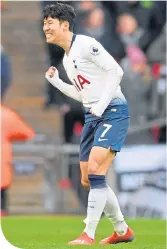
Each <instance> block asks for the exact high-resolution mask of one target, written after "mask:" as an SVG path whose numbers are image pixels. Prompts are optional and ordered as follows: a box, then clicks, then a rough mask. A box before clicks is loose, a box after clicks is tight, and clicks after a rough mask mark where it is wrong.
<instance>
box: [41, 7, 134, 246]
mask: <svg viewBox="0 0 167 249" xmlns="http://www.w3.org/2000/svg"><path fill="white" fill-rule="evenodd" d="M43 19H44V26H43V31H44V33H45V35H46V42H47V43H53V44H57V45H58V46H60V47H62V48H63V49H64V50H65V55H64V58H63V65H64V68H65V70H66V72H67V75H68V77H69V79H70V81H71V83H72V85H69V84H66V83H64V82H63V81H62V80H61V79H60V78H59V73H58V71H57V69H56V68H54V67H50V68H49V70H48V71H47V72H46V75H45V77H46V79H47V80H48V81H49V82H50V83H51V84H52V85H53V86H55V87H57V88H58V89H59V90H60V91H61V92H63V93H64V94H66V95H67V96H69V97H71V98H73V99H75V100H78V101H80V102H82V103H83V106H84V108H85V125H84V128H83V131H82V136H81V143H80V156H79V157H80V168H81V175H82V177H81V183H82V185H83V186H84V187H87V188H90V191H89V197H88V207H87V218H86V219H85V223H86V227H85V229H84V231H83V233H82V234H81V235H80V236H79V237H78V238H77V239H75V240H73V241H71V242H69V244H71V245H79V244H82V245H83V244H85V245H92V244H94V243H95V231H96V228H97V225H98V223H99V220H100V218H101V215H102V213H103V211H104V213H105V214H106V216H107V217H108V218H109V220H110V221H111V223H112V224H113V227H114V233H113V234H112V235H111V236H109V237H108V238H105V239H103V240H102V241H100V244H115V243H119V242H130V241H132V240H133V238H134V233H133V231H132V230H131V228H129V227H128V225H127V224H126V222H125V220H124V217H123V215H122V212H121V210H120V207H119V204H118V200H117V198H116V196H115V194H114V192H113V191H112V189H111V188H110V187H109V186H108V185H107V184H106V179H105V176H106V173H107V171H108V169H109V167H110V166H111V164H112V162H113V160H114V157H115V155H116V153H117V152H119V151H120V150H121V147H122V145H123V142H124V140H125V138H126V135H127V130H128V126H129V113H128V104H127V101H126V99H125V97H124V95H123V94H122V92H121V88H120V82H121V79H122V76H123V71H122V69H121V67H120V66H119V65H118V64H117V62H116V61H115V60H114V59H113V57H112V56H111V55H110V54H109V53H108V52H107V51H106V50H105V49H104V48H103V46H102V45H101V44H100V43H99V42H97V41H96V40H95V39H94V38H91V37H87V36H84V35H76V34H74V33H73V25H74V20H75V12H74V9H73V8H72V7H71V6H69V5H66V4H61V3H55V5H47V6H45V7H44V10H43Z"/></svg>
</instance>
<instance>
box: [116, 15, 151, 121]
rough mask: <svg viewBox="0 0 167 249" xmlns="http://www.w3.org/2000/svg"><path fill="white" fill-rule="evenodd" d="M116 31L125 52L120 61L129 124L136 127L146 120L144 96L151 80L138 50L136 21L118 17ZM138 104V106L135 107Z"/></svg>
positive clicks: (141, 54)
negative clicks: (127, 103) (127, 104)
mask: <svg viewBox="0 0 167 249" xmlns="http://www.w3.org/2000/svg"><path fill="white" fill-rule="evenodd" d="M117 30H118V32H119V35H120V38H121V40H122V42H123V43H124V46H125V50H126V56H125V58H123V59H122V60H121V66H122V67H123V69H124V77H123V80H122V88H123V92H124V93H125V96H126V97H127V99H128V102H129V106H130V116H131V123H132V124H133V125H137V124H139V123H142V122H144V121H145V120H146V118H147V112H146V109H147V108H146V106H147V99H146V94H147V91H148V90H149V88H150V84H148V83H150V80H151V77H150V70H149V67H148V65H147V59H146V56H145V55H144V53H143V51H142V50H141V49H140V48H139V40H140V37H141V36H142V32H143V31H142V29H141V28H140V27H139V26H138V23H137V20H136V19H135V18H134V17H133V16H131V15H129V14H122V15H120V16H119V18H118V21H117ZM138 102H139V103H140V105H136V103H138Z"/></svg>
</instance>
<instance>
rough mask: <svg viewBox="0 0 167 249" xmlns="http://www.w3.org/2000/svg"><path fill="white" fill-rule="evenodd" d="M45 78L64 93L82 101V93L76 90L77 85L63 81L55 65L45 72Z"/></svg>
mask: <svg viewBox="0 0 167 249" xmlns="http://www.w3.org/2000/svg"><path fill="white" fill-rule="evenodd" d="M45 78H46V79H47V80H48V81H49V82H50V83H51V84H52V85H53V86H54V87H56V88H58V89H59V90H60V91H61V92H62V93H64V94H65V95H67V96H68V97H70V98H73V99H75V100H77V101H79V102H82V98H81V95H80V93H79V92H78V91H77V90H76V88H75V86H73V85H69V84H67V83H65V82H63V81H62V80H61V79H60V78H59V73H58V70H57V69H56V68H55V67H50V68H49V69H48V71H47V72H46V74H45Z"/></svg>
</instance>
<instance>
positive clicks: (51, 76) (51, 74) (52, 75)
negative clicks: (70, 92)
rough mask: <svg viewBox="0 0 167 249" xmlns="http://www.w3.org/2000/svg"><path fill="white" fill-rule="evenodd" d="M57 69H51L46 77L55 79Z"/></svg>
mask: <svg viewBox="0 0 167 249" xmlns="http://www.w3.org/2000/svg"><path fill="white" fill-rule="evenodd" d="M56 71H57V69H56V68H55V67H50V68H49V69H48V71H47V72H46V75H48V76H49V77H50V78H53V77H54V75H55V73H56Z"/></svg>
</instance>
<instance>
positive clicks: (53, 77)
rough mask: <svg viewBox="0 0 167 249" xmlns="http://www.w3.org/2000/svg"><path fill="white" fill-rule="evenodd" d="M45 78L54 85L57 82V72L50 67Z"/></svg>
mask: <svg viewBox="0 0 167 249" xmlns="http://www.w3.org/2000/svg"><path fill="white" fill-rule="evenodd" d="M45 78H46V79H47V80H48V81H49V82H50V83H51V84H52V85H55V84H57V83H58V81H59V72H58V70H57V69H56V68H55V67H50V68H49V69H48V71H47V72H46V74H45Z"/></svg>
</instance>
